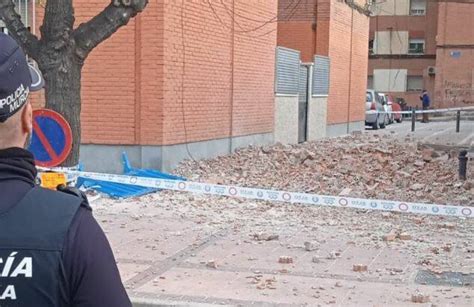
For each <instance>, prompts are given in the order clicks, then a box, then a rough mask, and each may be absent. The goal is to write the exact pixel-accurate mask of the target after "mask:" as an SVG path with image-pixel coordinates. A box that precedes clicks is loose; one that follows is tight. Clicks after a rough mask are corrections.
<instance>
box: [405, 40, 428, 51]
mask: <svg viewBox="0 0 474 307" xmlns="http://www.w3.org/2000/svg"><path fill="white" fill-rule="evenodd" d="M408 53H409V54H423V53H425V40H424V39H410V44H409V46H408Z"/></svg>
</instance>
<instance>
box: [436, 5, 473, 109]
mask: <svg viewBox="0 0 474 307" xmlns="http://www.w3.org/2000/svg"><path fill="white" fill-rule="evenodd" d="M472 16H474V5H472V4H463V3H440V4H439V16H438V29H439V33H438V49H437V53H436V85H435V103H436V106H437V107H438V106H439V107H453V106H474V20H473V18H472Z"/></svg>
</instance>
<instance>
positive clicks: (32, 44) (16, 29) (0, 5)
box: [0, 0, 40, 60]
mask: <svg viewBox="0 0 474 307" xmlns="http://www.w3.org/2000/svg"><path fill="white" fill-rule="evenodd" d="M0 19H1V20H3V22H4V23H5V25H6V26H7V29H8V32H9V33H10V35H11V36H12V37H13V38H14V39H15V40H16V41H17V42H18V43H19V44H20V45H21V47H22V48H23V50H25V52H26V53H27V54H29V55H30V56H31V57H32V58H33V59H35V60H37V59H38V57H39V54H40V42H39V40H38V38H37V37H36V36H35V35H33V34H31V33H30V31H28V29H27V28H26V27H25V25H24V24H23V22H22V21H21V16H20V15H18V14H17V13H16V11H15V4H14V3H13V1H12V0H0Z"/></svg>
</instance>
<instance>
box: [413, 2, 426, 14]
mask: <svg viewBox="0 0 474 307" xmlns="http://www.w3.org/2000/svg"><path fill="white" fill-rule="evenodd" d="M425 14H426V0H411V1H410V15H412V16H423V15H425Z"/></svg>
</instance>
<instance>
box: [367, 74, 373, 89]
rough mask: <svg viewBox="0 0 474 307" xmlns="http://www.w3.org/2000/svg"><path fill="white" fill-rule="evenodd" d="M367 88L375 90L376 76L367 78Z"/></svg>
mask: <svg viewBox="0 0 474 307" xmlns="http://www.w3.org/2000/svg"><path fill="white" fill-rule="evenodd" d="M367 88H368V89H373V88H374V76H368V77H367Z"/></svg>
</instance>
